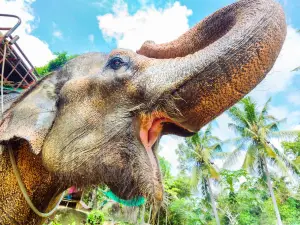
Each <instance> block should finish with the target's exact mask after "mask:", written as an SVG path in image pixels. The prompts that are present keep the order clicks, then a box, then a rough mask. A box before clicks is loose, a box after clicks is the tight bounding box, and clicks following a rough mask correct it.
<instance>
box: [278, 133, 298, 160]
mask: <svg viewBox="0 0 300 225" xmlns="http://www.w3.org/2000/svg"><path fill="white" fill-rule="evenodd" d="M281 144H282V147H283V148H284V151H285V153H286V154H293V155H294V156H295V159H294V163H295V164H298V165H300V132H299V134H298V136H297V138H296V139H295V140H294V141H290V142H288V141H283V142H282V143H281Z"/></svg>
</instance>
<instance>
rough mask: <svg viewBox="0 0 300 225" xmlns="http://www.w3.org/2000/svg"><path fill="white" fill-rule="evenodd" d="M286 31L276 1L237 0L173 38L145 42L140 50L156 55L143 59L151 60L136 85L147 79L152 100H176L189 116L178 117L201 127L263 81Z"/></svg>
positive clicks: (191, 127)
mask: <svg viewBox="0 0 300 225" xmlns="http://www.w3.org/2000/svg"><path fill="white" fill-rule="evenodd" d="M285 35H286V23H285V17H284V13H283V10H282V8H281V6H280V5H279V4H278V3H277V2H275V1H273V0H241V1H238V2H236V3H233V4H232V5H229V6H227V7H225V8H223V9H221V10H219V11H217V12H216V13H214V14H213V15H211V16H209V17H207V18H205V19H204V20H203V21H201V22H200V23H198V24H197V25H196V26H195V27H193V28H192V29H191V30H189V31H188V32H187V33H185V34H183V35H182V36H181V37H179V38H178V39H177V40H175V41H173V42H170V43H166V44H158V45H156V44H154V43H151V42H146V43H145V44H144V45H143V46H142V47H141V49H140V50H139V51H137V52H138V53H139V54H142V55H145V56H147V57H150V58H153V59H144V58H141V61H142V60H145V61H146V62H145V64H146V65H145V66H144V67H143V68H145V69H143V71H144V73H143V76H140V77H137V78H136V85H137V86H138V85H141V84H144V86H145V89H146V91H145V93H146V98H148V99H149V100H151V102H156V100H161V99H163V98H164V99H166V101H165V102H167V103H166V104H170V102H174V103H175V106H176V109H177V111H179V112H180V113H179V114H181V115H184V118H181V117H180V116H176V117H178V118H176V117H175V119H176V120H177V122H179V123H180V124H181V125H182V126H183V127H185V128H187V129H189V130H191V131H198V130H199V129H200V128H201V127H202V126H204V125H205V124H207V123H208V122H209V121H211V120H212V119H214V118H215V117H216V116H218V115H220V114H221V113H222V112H223V111H224V110H226V109H227V108H229V107H230V106H232V105H233V104H234V103H236V102H237V101H239V100H240V99H241V98H242V97H243V96H245V95H246V94H247V93H248V92H249V91H250V90H252V89H253V88H254V87H255V86H256V85H257V84H258V83H259V82H261V80H262V79H263V78H264V77H265V75H266V74H267V73H268V72H269V71H270V69H271V68H272V66H273V64H274V62H275V60H276V58H277V56H278V54H279V52H280V50H281V47H282V44H283V42H284V39H285ZM176 57H177V58H176ZM158 81H159V82H158ZM162 104H163V103H162ZM162 107H164V108H166V107H167V106H165V105H163V106H162ZM170 108H172V111H173V112H174V107H170ZM166 111H168V109H166ZM170 111H171V110H170ZM173 112H172V113H173ZM180 120H182V121H180Z"/></svg>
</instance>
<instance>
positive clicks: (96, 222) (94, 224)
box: [87, 210, 105, 225]
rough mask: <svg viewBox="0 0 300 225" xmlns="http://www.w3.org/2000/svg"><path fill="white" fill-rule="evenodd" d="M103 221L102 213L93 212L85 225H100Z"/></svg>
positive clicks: (98, 211)
mask: <svg viewBox="0 0 300 225" xmlns="http://www.w3.org/2000/svg"><path fill="white" fill-rule="evenodd" d="M104 220H105V216H104V213H103V212H102V211H100V210H93V211H92V212H90V213H89V215H88V218H87V225H101V224H102V223H103V222H104Z"/></svg>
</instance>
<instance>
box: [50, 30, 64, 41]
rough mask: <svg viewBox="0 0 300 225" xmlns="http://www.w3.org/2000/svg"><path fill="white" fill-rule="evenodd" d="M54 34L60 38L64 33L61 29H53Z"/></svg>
mask: <svg viewBox="0 0 300 225" xmlns="http://www.w3.org/2000/svg"><path fill="white" fill-rule="evenodd" d="M52 34H53V36H54V37H56V38H58V39H62V38H63V34H62V32H61V31H60V30H55V31H53V33H52Z"/></svg>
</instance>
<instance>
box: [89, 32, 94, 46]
mask: <svg viewBox="0 0 300 225" xmlns="http://www.w3.org/2000/svg"><path fill="white" fill-rule="evenodd" d="M88 39H89V41H90V42H91V43H92V44H93V43H94V41H95V36H94V35H93V34H90V35H89V36H88Z"/></svg>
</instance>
